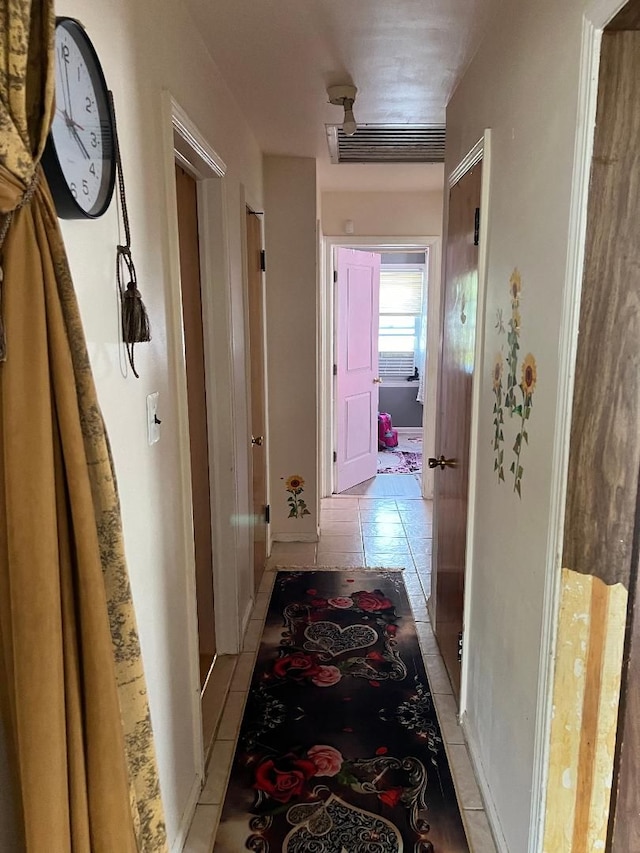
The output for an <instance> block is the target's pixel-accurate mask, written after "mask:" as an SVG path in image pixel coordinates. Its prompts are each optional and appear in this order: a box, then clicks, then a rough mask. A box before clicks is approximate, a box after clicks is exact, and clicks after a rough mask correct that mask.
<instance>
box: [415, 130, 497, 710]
mask: <svg viewBox="0 0 640 853" xmlns="http://www.w3.org/2000/svg"><path fill="white" fill-rule="evenodd" d="M480 161H482V184H481V191H480V233H479V245H478V295H477V303H476V340H475V347H474V373H473V384H472V389H471V426H470V436H469V437H470V441H469V492H468V502H467V544H466V549H465V569H464V604H463V614H462V623H463V632H464V633H468V626H469V623H470V613H471V596H470V594H469V593H470V590H471V582H472V576H473V537H474V531H475V507H476V488H477V471H478V462H477V460H478V432H479V423H480V391H481V386H482V383H481V381H480V377H481V376H482V375H483V371H484V359H483V354H484V325H485V323H484V321H485V301H486V290H487V272H488V246H487V243H488V240H487V236H488V233H487V223H488V219H489V215H488V214H489V200H490V199H489V193H490V187H491V131H490V130H489V129H487V130H485V132H484V134H483V136H482V137H481V138H480V139H479V140H478V141H477V142H476V144H475V145H474V146H473V148H472V149H471V150H470V151H469V152H468V153H467V154H466V156H465V157H463V159H462V160H461V161H460V163H458V165H457V166H456V167H455V168H454V169H453V170H452V171H451V173H450V175H449V177H448V179H447V197H446V199H445V222H446V221H448V220H447V217H448V209H449V192H450V190H451V188H452V187H454V186H455V185H456V184H457V183H458V181H460V179H461V178H463V177H464V175H466V174H467V172H469V171H470V170H471V169H472V168H473V167H474V166H475V165H476V164H477V163H479V162H480ZM445 238H446V234H445ZM443 266H444V263H443ZM445 274H446V270H444V269H443V275H442V280H443V284H444V281H445ZM444 310H445V304H444V300H443V299H441V300H440V314H439V318H438V322H439V325H438V366H439V363H440V359H441V357H442V323H443V317H444ZM437 393H438V398H437V399H439V394H440V374H439V373H438V388H437ZM436 408H437V405H436ZM436 440H437V436H435V429H434V443H433V451H434V455H437V454H438V453H439V452H440V451H439V449H438V448H437V447H436ZM436 523H437V519H436ZM433 532H434V536H433V556H432V573H431V595H430V596H429V600H428V602H427V608H428V610H429V615H430V617H431V622H432V624H433V626H434V630H436V629H437V618H438V614H437V608H436V595H435V592H436V589H437V585H438V573H437V565H438V553H437V536H436V535H435V534H436V531H435V530H434V531H433ZM433 567H435V568H436V571H433ZM468 666H469V656H468V655H463V656H462V666H461V672H460V697H459V712H458V713H459V716H460V719H461V721H463V720H464V713H465V710H466V698H467V683H468Z"/></svg>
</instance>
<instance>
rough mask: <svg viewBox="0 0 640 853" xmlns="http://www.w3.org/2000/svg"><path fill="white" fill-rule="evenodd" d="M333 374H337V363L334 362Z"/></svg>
mask: <svg viewBox="0 0 640 853" xmlns="http://www.w3.org/2000/svg"><path fill="white" fill-rule="evenodd" d="M333 375H334V376H337V375H338V365H337V364H334V365H333Z"/></svg>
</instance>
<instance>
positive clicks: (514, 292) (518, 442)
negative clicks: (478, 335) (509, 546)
mask: <svg viewBox="0 0 640 853" xmlns="http://www.w3.org/2000/svg"><path fill="white" fill-rule="evenodd" d="M521 294H522V279H521V276H520V273H519V272H518V270H517V269H514V271H513V272H512V273H511V277H510V279H509V295H510V297H511V319H510V320H509V322H508V324H507V328H508V331H507V329H505V327H504V322H503V319H502V309H501V308H498V310H497V312H496V325H495V328H496V330H497V332H498V335H501V334H506V336H507V355H506V368H507V371H506V391H505V390H504V385H503V379H504V373H505V358H504V356H503V354H502V350H501V351H500V352H498V353H497V355H496V358H495V359H494V363H493V368H492V379H493V394H494V398H495V400H494V404H493V427H494V433H493V452H494V460H493V470H494V471H495V472H496V475H497V477H498V482H499V483H501V482H505V476H504V447H503V444H504V411H505V409H506V411H507V412H508V414H509V417H511V418H514V417H515V418H519V419H520V425H519V428H518V432H517V434H516V437H515V440H514V443H513V448H512V449H513V453H514V455H515V459H514V460H513V462H512V463H511V466H510V468H509V471H510V472H511V473H512V474H513V490H514V492H517V493H518V495H519V496H520V497H522V476H523V474H524V467H523V466H522V462H521V458H522V450H523V447H524V444H528V443H529V433H528V432H527V421H528V420H529V418H530V417H531V410H532V408H533V392H534V390H535V387H536V382H537V380H538V369H537V365H536V360H535V357H534V356H533V355H532V354H531V353H527V355H526V356H525V357H524V361H523V362H522V365H521V367H520V371H518V365H519V356H518V353H519V351H520V331H521V327H522V316H521V314H520V297H521ZM503 348H504V347H503Z"/></svg>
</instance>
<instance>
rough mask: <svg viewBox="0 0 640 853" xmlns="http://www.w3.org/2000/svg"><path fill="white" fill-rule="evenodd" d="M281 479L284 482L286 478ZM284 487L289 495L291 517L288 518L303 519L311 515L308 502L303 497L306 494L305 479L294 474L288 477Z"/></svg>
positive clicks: (288, 502)
mask: <svg viewBox="0 0 640 853" xmlns="http://www.w3.org/2000/svg"><path fill="white" fill-rule="evenodd" d="M281 479H283V480H284V477H282V478H281ZM284 487H285V489H286V490H287V492H288V493H289V496H288V498H287V504H288V505H289V515H288V516H287V518H302V517H303V516H305V515H311V513H310V512H309V509H308V507H307V504H306V501H305V500H304V498H303V497H301V495H302V493H303V492H304V479H303V478H302V477H301V476H300V475H299V474H292V475H291V476H290V477H287V480H286V482H285V484H284Z"/></svg>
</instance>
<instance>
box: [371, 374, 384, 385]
mask: <svg viewBox="0 0 640 853" xmlns="http://www.w3.org/2000/svg"><path fill="white" fill-rule="evenodd" d="M373 384H374V385H382V379H381V378H380V377H379V376H376V378H375V379H374V380H373Z"/></svg>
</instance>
